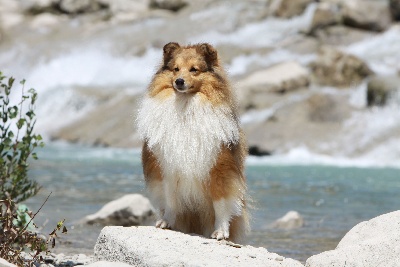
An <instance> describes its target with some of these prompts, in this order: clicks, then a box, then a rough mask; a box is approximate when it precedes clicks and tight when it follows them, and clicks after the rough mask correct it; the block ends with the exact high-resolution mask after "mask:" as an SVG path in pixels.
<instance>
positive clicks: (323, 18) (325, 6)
mask: <svg viewBox="0 0 400 267" xmlns="http://www.w3.org/2000/svg"><path fill="white" fill-rule="evenodd" d="M339 11H340V10H339V6H338V5H335V4H334V3H330V2H322V3H318V5H317V6H316V8H315V10H314V14H313V17H312V20H311V26H310V32H314V31H315V30H317V29H321V28H324V27H327V26H331V25H335V24H338V23H339V22H340V12H339Z"/></svg>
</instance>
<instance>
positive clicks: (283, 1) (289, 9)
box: [269, 0, 314, 18]
mask: <svg viewBox="0 0 400 267" xmlns="http://www.w3.org/2000/svg"><path fill="white" fill-rule="evenodd" d="M312 2H314V1H313V0H296V1H293V0H272V2H271V4H270V6H269V9H270V10H271V13H272V15H274V16H277V17H282V18H291V17H294V16H298V15H301V14H302V13H303V12H304V10H305V9H306V7H307V6H308V5H309V4H310V3H312Z"/></svg>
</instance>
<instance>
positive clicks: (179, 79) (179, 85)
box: [175, 78, 185, 87]
mask: <svg viewBox="0 0 400 267" xmlns="http://www.w3.org/2000/svg"><path fill="white" fill-rule="evenodd" d="M175 84H176V86H177V87H182V86H183V85H184V84H185V80H184V79H182V78H178V79H176V80H175Z"/></svg>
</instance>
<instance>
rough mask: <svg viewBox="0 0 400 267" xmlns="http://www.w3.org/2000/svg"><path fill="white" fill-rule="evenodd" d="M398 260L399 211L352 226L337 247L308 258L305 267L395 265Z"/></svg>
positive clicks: (387, 266)
mask: <svg viewBox="0 0 400 267" xmlns="http://www.w3.org/2000/svg"><path fill="white" fill-rule="evenodd" d="M399 262H400V211H394V212H391V213H387V214H384V215H381V216H379V217H376V218H374V219H372V220H369V221H366V222H362V223H359V224H357V225H356V226H354V227H353V228H352V229H351V230H350V231H349V232H348V233H347V234H346V235H345V236H344V237H343V239H342V240H341V241H340V242H339V244H338V246H337V247H336V249H334V250H331V251H326V252H323V253H321V254H318V255H314V256H312V257H310V258H309V259H307V262H306V267H325V266H352V267H376V266H385V267H395V266H399Z"/></svg>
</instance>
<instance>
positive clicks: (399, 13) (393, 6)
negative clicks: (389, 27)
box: [389, 0, 400, 21]
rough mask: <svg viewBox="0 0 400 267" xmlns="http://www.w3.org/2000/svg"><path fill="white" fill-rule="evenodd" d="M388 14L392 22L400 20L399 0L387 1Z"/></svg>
mask: <svg viewBox="0 0 400 267" xmlns="http://www.w3.org/2000/svg"><path fill="white" fill-rule="evenodd" d="M389 7H390V12H391V14H392V18H393V19H394V20H397V21H399V20H400V0H389Z"/></svg>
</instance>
